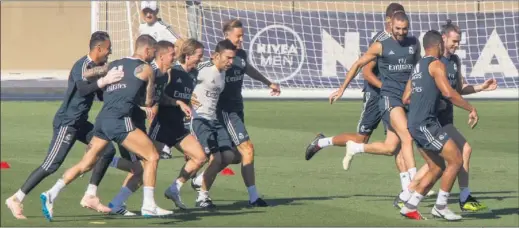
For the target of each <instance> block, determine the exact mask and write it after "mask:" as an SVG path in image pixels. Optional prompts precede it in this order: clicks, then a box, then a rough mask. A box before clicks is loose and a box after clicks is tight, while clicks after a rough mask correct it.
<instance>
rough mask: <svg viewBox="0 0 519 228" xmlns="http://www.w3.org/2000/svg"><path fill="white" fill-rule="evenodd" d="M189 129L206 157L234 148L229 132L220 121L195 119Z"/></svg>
mask: <svg viewBox="0 0 519 228" xmlns="http://www.w3.org/2000/svg"><path fill="white" fill-rule="evenodd" d="M189 129H190V131H191V134H192V135H194V136H196V138H197V140H198V142H200V144H201V145H202V148H203V149H204V152H205V153H206V155H210V154H211V153H217V152H223V151H226V150H231V149H232V147H233V145H232V142H231V139H230V138H229V134H228V133H227V130H226V129H225V127H224V126H223V125H222V124H221V123H220V122H219V121H218V120H207V119H202V118H195V119H192V120H191V122H190V124H189Z"/></svg>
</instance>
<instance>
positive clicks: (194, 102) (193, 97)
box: [190, 94, 202, 109]
mask: <svg viewBox="0 0 519 228" xmlns="http://www.w3.org/2000/svg"><path fill="white" fill-rule="evenodd" d="M190 102H191V106H193V108H195V109H197V108H198V107H200V106H202V104H200V102H199V101H198V100H197V99H196V95H195V94H193V95H191V101H190Z"/></svg>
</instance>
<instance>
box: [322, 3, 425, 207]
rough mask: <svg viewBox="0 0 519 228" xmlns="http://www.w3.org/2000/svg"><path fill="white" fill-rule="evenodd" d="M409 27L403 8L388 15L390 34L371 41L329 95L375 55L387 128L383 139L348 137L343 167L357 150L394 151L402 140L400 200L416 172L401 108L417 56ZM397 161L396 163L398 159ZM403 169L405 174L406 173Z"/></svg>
mask: <svg viewBox="0 0 519 228" xmlns="http://www.w3.org/2000/svg"><path fill="white" fill-rule="evenodd" d="M408 27H409V19H408V18H407V15H406V14H405V13H404V12H396V13H395V14H394V15H393V18H392V19H391V29H392V35H393V36H392V38H390V39H385V40H383V41H381V42H375V43H374V44H372V45H371V46H370V47H369V49H368V51H367V52H366V53H365V54H364V55H363V56H362V57H361V58H360V59H359V60H357V62H356V63H354V64H353V66H352V67H351V69H350V71H349V72H348V75H347V76H346V80H345V81H344V83H343V86H342V87H341V88H340V89H339V90H338V91H336V92H334V93H332V94H331V96H330V102H331V103H333V102H334V101H336V100H337V99H339V98H340V97H341V96H342V94H343V93H344V90H345V89H346V86H347V85H348V84H349V82H350V81H351V80H352V79H353V77H354V76H355V75H356V74H357V70H358V69H359V68H360V67H362V66H364V65H365V64H367V63H369V62H370V61H372V60H374V59H375V58H377V57H378V59H377V61H378V63H377V65H378V69H379V71H380V74H381V75H382V81H383V84H382V87H381V89H380V94H381V96H382V98H381V99H380V101H379V108H380V109H381V111H382V120H383V121H384V125H385V126H386V128H387V130H388V131H387V134H386V140H385V142H375V143H369V144H364V143H355V142H354V141H348V142H347V143H346V147H347V149H346V156H345V157H344V160H343V167H344V169H346V170H347V169H349V166H350V163H351V161H352V159H353V156H354V155H355V154H357V153H362V152H366V153H372V154H382V155H393V153H394V152H395V151H396V149H397V148H398V146H399V143H401V150H400V151H401V153H402V156H403V160H404V165H405V168H403V167H402V168H399V170H401V173H403V174H404V175H401V178H400V180H401V183H402V189H405V190H403V191H402V192H401V193H400V195H399V198H400V199H401V200H402V201H406V200H407V199H409V197H410V191H409V190H408V189H407V185H408V184H409V182H410V181H411V179H412V177H414V175H415V174H416V167H415V162H414V155H413V145H412V140H411V136H410V134H409V131H408V130H407V127H406V124H407V118H406V114H405V112H404V108H403V103H402V94H403V92H404V88H405V84H406V82H407V80H408V79H409V77H410V75H411V72H412V69H413V67H414V65H415V63H416V61H418V60H419V59H420V45H419V42H418V39H416V38H415V37H408V36H407V30H408ZM390 117H391V121H390ZM397 164H399V163H398V162H397ZM402 166H403V165H402ZM405 170H407V172H408V175H405V174H406V173H405Z"/></svg>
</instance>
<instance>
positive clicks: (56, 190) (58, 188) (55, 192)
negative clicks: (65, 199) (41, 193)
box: [48, 179, 65, 201]
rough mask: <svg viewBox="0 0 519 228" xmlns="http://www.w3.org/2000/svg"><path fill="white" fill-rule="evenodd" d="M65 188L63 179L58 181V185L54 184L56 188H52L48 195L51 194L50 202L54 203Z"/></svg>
mask: <svg viewBox="0 0 519 228" xmlns="http://www.w3.org/2000/svg"><path fill="white" fill-rule="evenodd" d="M64 187H65V181H63V179H59V180H58V181H56V184H54V186H52V188H50V190H49V191H48V193H50V201H54V200H55V199H56V197H57V196H58V194H59V192H60V191H61V189H63V188H64Z"/></svg>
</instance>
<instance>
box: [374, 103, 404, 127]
mask: <svg viewBox="0 0 519 228" xmlns="http://www.w3.org/2000/svg"><path fill="white" fill-rule="evenodd" d="M378 107H379V109H380V111H381V112H382V122H383V123H384V126H385V127H386V129H387V130H390V131H392V132H395V130H394V129H393V127H392V126H391V117H390V113H391V110H392V109H393V108H395V107H405V105H404V103H403V102H402V98H396V97H392V96H381V98H380V99H379V102H378Z"/></svg>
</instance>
